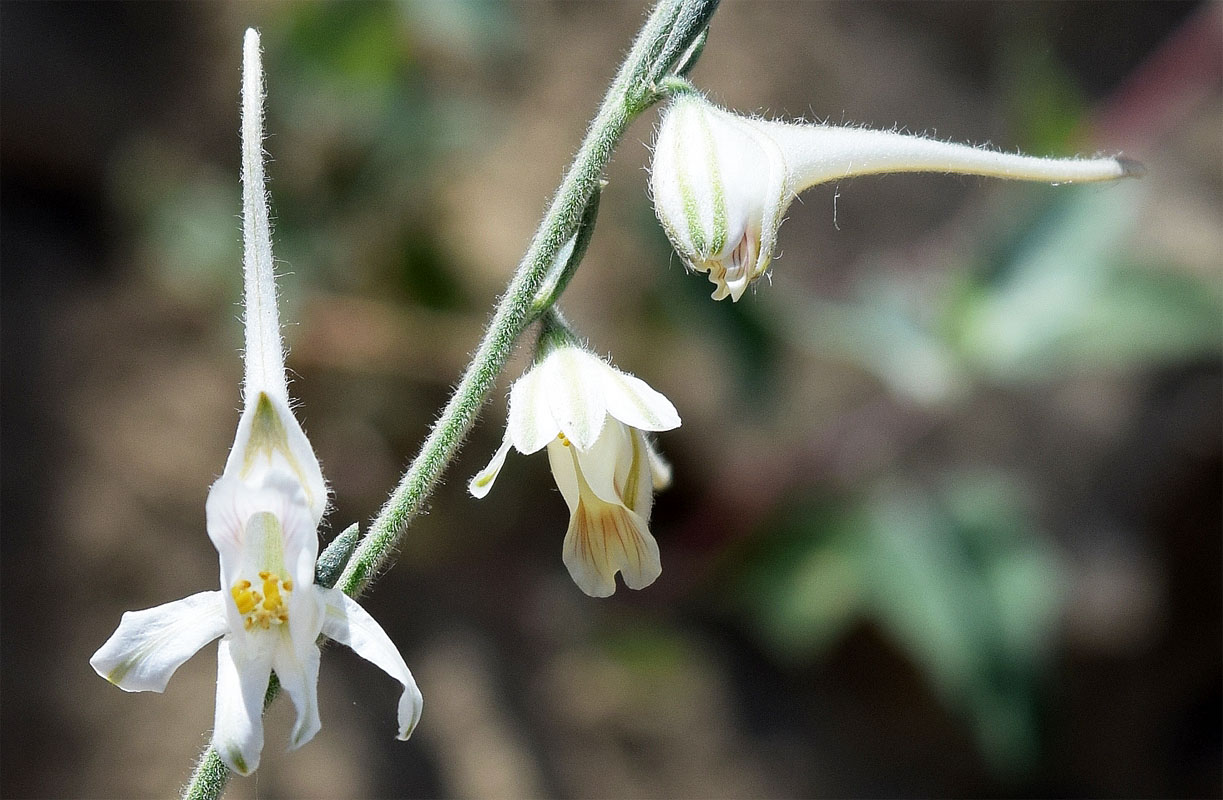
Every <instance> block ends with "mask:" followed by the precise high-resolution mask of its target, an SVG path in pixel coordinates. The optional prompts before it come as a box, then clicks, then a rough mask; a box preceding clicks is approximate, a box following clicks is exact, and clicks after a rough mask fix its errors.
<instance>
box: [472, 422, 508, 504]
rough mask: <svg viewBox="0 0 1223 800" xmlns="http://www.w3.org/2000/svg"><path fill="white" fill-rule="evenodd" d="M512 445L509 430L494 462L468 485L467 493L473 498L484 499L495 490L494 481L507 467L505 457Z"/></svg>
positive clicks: (491, 461)
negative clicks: (504, 467) (490, 491)
mask: <svg viewBox="0 0 1223 800" xmlns="http://www.w3.org/2000/svg"><path fill="white" fill-rule="evenodd" d="M511 444H512V442H511V441H510V432H509V429H508V428H507V429H506V431H505V438H504V439H502V440H501V446H500V447H498V448H497V452H495V453H493V457H492V460H490V461H489V462H488V466H486V467H485V468H484V469H482V470H480V471H479V472H477V473H476V476H475V477H474V478H472V479H471V482H470V483H468V484H467V491H469V492H471V495H472V497H475V498H481V497H484V496H485V495H487V494H488V492H489V490H491V489H492V488H493V481H495V480H497V475H499V474H500V473H501V468H502V467H503V466H505V457H506V455H508V454H509V452H510V445H511Z"/></svg>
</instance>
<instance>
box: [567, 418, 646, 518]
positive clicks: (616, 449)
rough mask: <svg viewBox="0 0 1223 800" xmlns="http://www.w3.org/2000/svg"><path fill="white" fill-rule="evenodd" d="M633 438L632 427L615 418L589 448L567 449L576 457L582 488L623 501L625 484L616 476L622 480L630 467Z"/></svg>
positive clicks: (606, 500) (605, 497)
mask: <svg viewBox="0 0 1223 800" xmlns="http://www.w3.org/2000/svg"><path fill="white" fill-rule="evenodd" d="M632 438H633V437H632V433H631V429H630V428H628V427H626V426H625V425H623V424H621V423H619V422H617V421H615V420H612V421H610V422H608V423H607V425H606V426H605V427H604V428H603V432H602V433H601V434H599V438H598V439H596V440H595V442H594V444H593V445H591V447H590V449H588V450H584V451H583V450H579V449H577V447H576V446H574V447H570V448H568V449H569V451H570V453H571V454H572V456H573V457H575V458H576V459H577V470H578V473H579V476H578V487H579V489H583V490H586V491H593V492H594V493H595V494H596V495H598V496H599V497H600V498H601V499H602V500H603V501H604V502H607V503H620V502H621V501H622V500H623V490H624V484H623V483H622V482H621V481H618V480H617V476H619V477H620V478H621V479H623V477H624V476H625V475H627V474H628V472H629V471H630V469H631V465H630V464H629V463H628V462H629V461H631V460H632V458H633V444H632Z"/></svg>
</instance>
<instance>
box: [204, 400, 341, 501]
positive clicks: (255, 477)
mask: <svg viewBox="0 0 1223 800" xmlns="http://www.w3.org/2000/svg"><path fill="white" fill-rule="evenodd" d="M278 472H283V473H286V474H288V475H290V476H292V479H293V481H294V483H295V484H296V485H297V486H298V487H299V488H300V490H301V491H302V492H303V494H304V495H305V503H306V506H307V507H308V508H309V509H310V514H311V516H312V517H313V518H314V523H315V525H318V522H319V520H321V519H322V518H323V511H325V510H326V508H327V484H326V483H325V482H324V481H323V472H322V470H321V469H320V468H319V463H318V458H317V457H315V455H314V449H313V448H311V447H310V440H309V439H307V438H306V433H305V431H303V430H302V427H301V424H300V423H298V421H297V418H296V417H295V416H293V411H292V410H291V409H290V408H289V403H288V401H287V400H285V399H283V398H280V397H277V396H275V395H272V394H268V393H265V392H260V393H258V394H256V395H255V396H254V397H247V399H246V409H245V410H244V411H243V412H242V418H241V419H240V420H239V421H238V432H237V434H236V435H235V437H234V445H233V447H232V448H230V451H229V458H228V459H227V460H226V462H225V472H224V473H223V476H224V477H227V478H236V479H238V480H240V481H242V482H243V483H245V484H247V485H248V486H251V487H259V486H262V485H263V484H264V483H265V481H266V479H267V476H268V475H269V473H278Z"/></svg>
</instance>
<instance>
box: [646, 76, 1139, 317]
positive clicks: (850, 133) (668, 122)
mask: <svg viewBox="0 0 1223 800" xmlns="http://www.w3.org/2000/svg"><path fill="white" fill-rule="evenodd" d="M1140 171H1141V168H1140V166H1139V165H1137V164H1135V163H1134V162H1131V161H1126V160H1125V159H1119V158H1092V159H1053V158H1033V157H1029V156H1022V155H1017V154H1010V153H1000V152H997V151H994V150H985V149H982V148H977V147H970V146H968V145H962V144H952V143H949V142H940V141H936V140H934V139H927V138H925V137H922V136H909V135H905V134H901V133H897V132H894V131H876V130H868V129H866V128H853V127H837V126H833V125H812V124H799V123H789V122H778V121H774V120H767V119H757V118H749V117H743V116H740V115H738V114H733V113H731V112H729V111H726V110H724V109H721V108H718V107H717V106H715V105H713V104H712V103H710V102H709V101H708V100H706V99H705V98H704V97H703V96H702V95H700V94H698V93H696V92H695V91H687V92H683V93H681V94H680V95H679V96H678V97H676V99H675V100H674V101H672V103H671V105H670V106H669V107H668V108H667V110H666V111H665V112H664V115H663V118H662V124H661V125H660V127H659V130H658V138H657V140H656V141H655V143H654V158H653V165H652V167H651V171H650V190H651V193H652V195H653V198H654V211H655V213H656V214H657V215H658V219H659V221H660V222H661V223H662V226H663V229H664V230H665V231H666V233H667V237H668V238H669V239H670V240H671V244H672V246H674V247H675V250H676V252H678V253H679V255H680V257H682V258H683V259H684V262H685V263H686V264H687V265H688V266H689V267H690V268H691V269H694V270H697V271H698V272H708V273H709V281H710V282H711V283H713V284H715V285H716V286H717V289H716V290H715V291H714V293H713V298H714V299H715V300H721V299H723V298H725V297H730V298H731V300H732V301H737V300H738V299H739V298H740V297H742V296H743V292H744V291H745V290H746V289H747V286H748V284H750V283H751V282H752V281H754V280H756V279H757V278H759V277H760V276H761V275H763V274H764V273H765V271H766V270H767V269H768V267H769V263H770V262H771V261H772V259H773V252H774V249H775V247H776V244H777V229H778V228H779V227H780V226H781V223H782V215H784V214H785V211H786V209H787V208H788V207H789V205H790V203H791V201H793V200H794V198H795V197H797V196H798V193H799V192H801V191H803V190H804V189H807V188H810V187H811V186H814V185H816V184H818V183H825V182H828V181H833V180H837V179H840V178H848V177H852V176H855V175H872V174H879V173H885V172H948V173H959V174H965V175H984V176H991V177H996V178H1012V179H1018V180H1030V181H1050V182H1053V183H1081V182H1087V181H1106V180H1112V179H1114V178H1120V177H1124V176H1127V175H1135V174H1138V172H1140Z"/></svg>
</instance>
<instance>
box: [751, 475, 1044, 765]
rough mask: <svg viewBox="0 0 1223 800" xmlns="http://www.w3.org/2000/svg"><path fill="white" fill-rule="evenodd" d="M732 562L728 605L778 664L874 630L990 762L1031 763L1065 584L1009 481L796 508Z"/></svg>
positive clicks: (954, 479) (817, 654)
mask: <svg viewBox="0 0 1223 800" xmlns="http://www.w3.org/2000/svg"><path fill="white" fill-rule="evenodd" d="M732 558H733V559H734V561H735V562H736V563H739V562H742V561H743V560H744V559H746V563H747V566H746V567H745V568H743V570H742V571H741V572H740V573H739V574H738V576H737V577H736V579H735V581H734V584H733V585H734V590H733V596H734V597H735V598H736V600H735V602H736V604H737V605H738V607H739V608H740V609H742V611H743V612H744V613H745V614H746V615H747V618H748V619H749V620H750V625H749V627H750V629H751V630H752V631H753V632H755V633H756V634H757V635H758V636H760V638H761V639H762V640H763V642H764V643H765V644H766V645H767V646H768V647H769V648H770V649H771V650H772V651H773V652H774V653H776V654H777V655H778V656H779V657H781V658H782V659H784V660H787V661H792V660H796V659H818V658H821V657H822V656H824V655H825V654H826V653H827V652H828V650H829V649H830V648H832V647H834V646H835V645H836V643H837V641H838V640H839V638H840V637H841V636H842V635H844V633H845V632H846V631H847V630H848V629H849V628H850V627H851V626H852V625H853V624H854V623H856V622H858V621H861V620H865V619H871V620H873V621H875V622H876V623H878V624H879V626H880V627H881V629H882V630H884V631H886V632H887V634H888V635H889V636H891V637H892V638H893V639H894V640H895V641H896V643H897V644H898V645H899V646H900V648H901V649H902V650H903V651H904V652H906V653H907V654H908V655H909V657H910V658H911V659H912V660H913V662H914V663H915V664H916V665H917V666H918V667H920V668H921V670H922V671H923V673H924V674H925V675H926V677H927V679H928V680H929V682H930V685H931V687H932V688H933V689H934V691H935V693H936V695H937V696H938V697H939V698H941V700H942V702H943V703H944V704H945V705H946V706H947V707H948V708H949V709H951V710H953V711H955V712H956V713H959V714H961V715H963V716H964V717H965V718H966V719H967V720H968V721H969V723H970V724H971V726H972V729H973V730H974V732H975V733H976V736H977V741H978V744H979V745H980V747H981V750H982V753H983V754H984V755H985V756H986V757H987V759H988V760H989V761H990V763H992V764H994V766H995V767H996V768H997V769H999V770H1000V771H1003V772H1010V771H1015V770H1019V769H1022V768H1023V767H1024V766H1025V765H1027V764H1028V763H1030V761H1031V759H1032V758H1033V757H1034V755H1035V753H1036V750H1037V741H1038V731H1037V713H1036V709H1037V707H1038V700H1039V687H1040V678H1041V675H1042V673H1043V670H1044V669H1045V667H1046V664H1047V654H1048V652H1049V650H1050V644H1051V641H1052V639H1053V634H1054V631H1055V626H1056V624H1057V619H1058V614H1059V611H1060V609H1061V606H1062V602H1063V598H1064V593H1065V592H1064V582H1065V580H1064V575H1063V572H1064V570H1063V568H1062V566H1061V561H1060V558H1059V557H1058V554H1057V552H1056V551H1055V550H1053V549H1052V548H1051V547H1050V546H1049V545H1048V544H1047V542H1046V541H1045V539H1044V538H1043V537H1042V536H1040V535H1039V533H1038V532H1037V531H1036V530H1035V528H1034V526H1033V525H1032V523H1031V520H1030V517H1029V515H1028V513H1027V511H1026V509H1025V508H1024V504H1023V500H1022V492H1021V490H1020V487H1018V486H1017V485H1016V484H1015V482H1014V480H1013V478H1011V477H1010V476H1008V475H1001V474H995V473H991V472H987V471H982V472H969V473H956V474H951V475H948V476H946V477H945V478H944V479H943V480H942V481H940V482H939V483H938V488H937V490H935V491H923V490H919V489H916V488H914V487H910V486H905V485H898V484H892V483H884V484H881V485H879V486H877V487H876V488H875V490H874V491H873V492H872V493H870V494H869V495H868V496H867V497H866V498H865V499H861V500H848V501H845V502H844V503H843V504H840V505H838V504H828V503H825V504H823V505H819V506H812V505H803V506H798V507H795V508H792V509H790V511H788V512H787V513H786V514H783V515H781V516H780V517H779V518H778V519H777V520H775V521H774V522H773V523H771V524H770V525H768V526H766V528H765V530H764V531H762V533H761V534H760V536H759V537H758V539H757V540H756V542H755V543H754V544H753V545H752V546H751V547H750V548H748V549H747V550H745V551H743V552H739V553H736V554H734V555H733V556H732Z"/></svg>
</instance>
